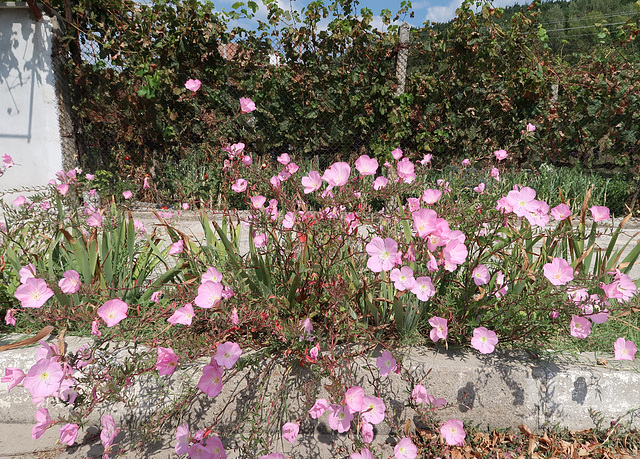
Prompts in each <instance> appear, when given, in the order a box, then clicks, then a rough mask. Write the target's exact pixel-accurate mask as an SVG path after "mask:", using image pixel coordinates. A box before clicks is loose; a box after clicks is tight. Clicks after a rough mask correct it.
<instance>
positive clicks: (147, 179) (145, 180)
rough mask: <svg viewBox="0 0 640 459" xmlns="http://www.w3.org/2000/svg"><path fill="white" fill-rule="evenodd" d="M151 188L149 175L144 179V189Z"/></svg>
mask: <svg viewBox="0 0 640 459" xmlns="http://www.w3.org/2000/svg"><path fill="white" fill-rule="evenodd" d="M149 188H150V186H149V177H148V176H147V177H145V178H144V180H143V181H142V189H143V190H148V189H149Z"/></svg>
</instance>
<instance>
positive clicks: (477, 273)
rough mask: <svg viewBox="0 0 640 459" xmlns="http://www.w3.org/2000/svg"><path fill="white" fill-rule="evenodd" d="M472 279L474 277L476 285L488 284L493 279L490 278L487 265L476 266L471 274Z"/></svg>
mask: <svg viewBox="0 0 640 459" xmlns="http://www.w3.org/2000/svg"><path fill="white" fill-rule="evenodd" d="M471 277H473V282H474V283H475V284H476V285H485V284H488V283H489V279H490V278H491V276H489V269H488V268H487V267H486V266H485V265H478V266H476V267H475V269H474V270H473V272H472V273H471Z"/></svg>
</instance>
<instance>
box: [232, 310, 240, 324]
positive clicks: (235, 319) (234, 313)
mask: <svg viewBox="0 0 640 459" xmlns="http://www.w3.org/2000/svg"><path fill="white" fill-rule="evenodd" d="M231 323H232V324H233V325H238V324H239V323H240V319H239V318H238V310H237V309H236V308H233V310H232V311H231Z"/></svg>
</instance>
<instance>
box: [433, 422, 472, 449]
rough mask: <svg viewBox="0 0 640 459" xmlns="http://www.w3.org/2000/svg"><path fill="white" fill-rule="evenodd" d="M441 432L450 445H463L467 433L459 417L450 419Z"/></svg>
mask: <svg viewBox="0 0 640 459" xmlns="http://www.w3.org/2000/svg"><path fill="white" fill-rule="evenodd" d="M440 434H441V435H442V437H443V438H444V439H445V441H446V442H447V444H448V445H451V446H462V445H463V444H464V439H465V437H466V436H467V434H466V433H465V431H464V425H463V424H462V421H460V420H458V419H449V420H448V421H447V422H445V423H444V424H443V425H442V427H441V428H440Z"/></svg>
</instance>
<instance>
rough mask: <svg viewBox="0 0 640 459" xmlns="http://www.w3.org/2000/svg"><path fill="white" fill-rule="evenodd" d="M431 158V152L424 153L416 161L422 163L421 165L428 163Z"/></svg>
mask: <svg viewBox="0 0 640 459" xmlns="http://www.w3.org/2000/svg"><path fill="white" fill-rule="evenodd" d="M432 158H433V155H432V154H426V155H424V157H423V158H422V159H421V160H420V161H418V162H419V163H420V164H422V165H423V166H426V165H427V164H429V163H430V162H431V159H432Z"/></svg>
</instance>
